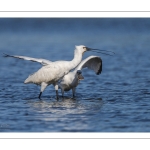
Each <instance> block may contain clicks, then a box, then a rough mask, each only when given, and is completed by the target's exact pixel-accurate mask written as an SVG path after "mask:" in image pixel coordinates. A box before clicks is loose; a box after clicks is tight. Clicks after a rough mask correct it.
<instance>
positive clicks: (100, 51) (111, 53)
mask: <svg viewBox="0 0 150 150" xmlns="http://www.w3.org/2000/svg"><path fill="white" fill-rule="evenodd" d="M87 51H93V52H97V53H101V54H105V55H110V56H113V55H114V54H115V53H114V52H112V51H107V50H101V49H94V48H88V47H87ZM105 52H108V53H105Z"/></svg>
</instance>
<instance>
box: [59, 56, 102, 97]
mask: <svg viewBox="0 0 150 150" xmlns="http://www.w3.org/2000/svg"><path fill="white" fill-rule="evenodd" d="M83 68H88V69H91V70H93V71H94V72H95V73H96V74H97V75H99V74H100V73H101V71H102V59H101V58H100V57H98V56H89V57H87V58H86V59H84V60H83V61H82V62H81V63H80V64H79V65H78V66H77V67H76V68H75V69H74V71H72V72H69V73H68V74H67V75H65V76H64V77H63V79H62V80H61V82H60V84H59V87H60V89H61V92H62V96H64V91H69V90H70V89H72V94H73V97H74V96H75V90H76V87H77V86H78V84H79V82H80V80H82V79H84V77H83V76H82V72H81V70H82V69H83Z"/></svg>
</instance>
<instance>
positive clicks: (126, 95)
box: [0, 18, 150, 132]
mask: <svg viewBox="0 0 150 150" xmlns="http://www.w3.org/2000/svg"><path fill="white" fill-rule="evenodd" d="M149 31H150V19H149V18H136V19H134V18H130V19H128V18H124V19H122V18H86V19H84V18H80V19H78V18H56V19H55V18H53V19H51V18H47V19H46V18H43V19H40V18H37V19H33V18H31V19H26V18H24V19H21V18H17V19H16V18H10V19H9V18H7V19H5V18H1V19H0V33H1V34H0V41H1V42H0V53H1V54H2V53H7V54H12V55H23V56H29V57H35V58H44V59H48V60H51V61H56V60H71V59H72V58H73V54H74V46H75V45H81V44H84V45H86V46H89V47H93V48H100V49H106V50H111V51H114V52H115V53H116V54H115V56H113V57H112V56H106V55H101V54H96V53H93V52H86V53H85V54H84V56H83V58H86V57H88V56H90V55H98V56H100V57H101V58H102V60H103V71H102V74H100V75H99V76H97V75H95V73H94V72H92V71H89V70H87V69H85V70H84V71H83V75H84V78H85V79H84V80H83V81H82V82H81V83H80V84H79V86H78V87H77V90H76V98H75V99H73V98H72V92H71V91H69V92H67V93H65V97H64V98H61V93H60V91H59V95H60V99H59V101H57V100H56V99H55V91H54V88H53V86H52V85H51V86H49V87H48V88H47V89H46V90H45V91H44V92H43V95H42V100H39V99H38V95H39V92H40V87H38V86H36V85H33V84H30V85H29V84H28V85H25V84H24V83H23V82H24V80H25V79H26V78H27V77H28V75H29V74H31V73H33V72H35V71H37V70H38V69H39V68H40V67H41V65H40V64H38V63H34V62H29V61H24V60H19V59H14V58H4V57H2V56H1V59H0V64H1V72H0V85H1V86H0V104H1V107H0V131H1V132H149V131H150V88H149V84H150V69H149V66H150V61H149V60H150V59H149V58H150V52H149V48H150V42H149V40H150V32H149Z"/></svg>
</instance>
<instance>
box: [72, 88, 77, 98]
mask: <svg viewBox="0 0 150 150" xmlns="http://www.w3.org/2000/svg"><path fill="white" fill-rule="evenodd" d="M75 90H76V88H75V87H74V88H72V96H73V98H74V97H75Z"/></svg>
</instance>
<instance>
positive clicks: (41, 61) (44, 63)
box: [4, 54, 51, 65]
mask: <svg viewBox="0 0 150 150" xmlns="http://www.w3.org/2000/svg"><path fill="white" fill-rule="evenodd" d="M4 57H13V58H19V59H24V60H30V61H33V62H39V63H41V64H42V65H48V64H50V63H51V61H49V60H46V59H38V58H32V57H27V56H17V55H8V54H4Z"/></svg>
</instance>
